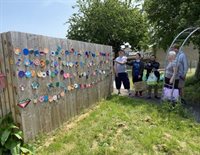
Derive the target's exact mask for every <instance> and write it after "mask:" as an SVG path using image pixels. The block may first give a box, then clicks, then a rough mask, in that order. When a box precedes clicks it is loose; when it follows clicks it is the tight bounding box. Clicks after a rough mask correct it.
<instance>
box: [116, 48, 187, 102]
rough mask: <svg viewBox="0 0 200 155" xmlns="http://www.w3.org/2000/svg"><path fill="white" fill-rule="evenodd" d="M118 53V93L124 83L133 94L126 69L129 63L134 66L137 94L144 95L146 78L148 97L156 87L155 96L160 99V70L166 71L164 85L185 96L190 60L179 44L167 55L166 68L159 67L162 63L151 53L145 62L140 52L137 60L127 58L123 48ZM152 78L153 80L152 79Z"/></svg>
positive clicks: (149, 97) (133, 80) (133, 78)
mask: <svg viewBox="0 0 200 155" xmlns="http://www.w3.org/2000/svg"><path fill="white" fill-rule="evenodd" d="M118 54H119V56H118V57H117V58H116V59H115V60H114V71H115V84H116V88H117V90H118V94H120V93H121V92H120V89H121V84H122V83H123V85H124V88H125V89H127V90H128V94H129V95H132V94H131V92H130V81H129V77H128V74H127V71H126V66H127V65H129V66H131V67H132V82H133V84H134V90H135V94H134V95H135V96H143V91H144V81H143V80H144V79H145V81H146V83H147V90H148V93H147V98H148V99H151V97H152V89H154V97H155V98H156V99H159V98H160V97H159V96H158V82H159V81H160V71H165V77H164V80H165V82H164V87H166V88H169V89H172V88H173V89H177V90H178V92H179V95H180V97H181V98H182V97H183V87H184V82H185V78H186V73H187V70H188V61H187V58H186V55H185V53H184V52H183V51H180V50H179V45H177V44H174V45H173V46H172V48H171V50H170V51H169V53H168V56H167V61H168V62H167V66H166V68H164V69H160V68H159V67H160V64H159V62H157V61H156V56H155V55H151V56H150V60H149V61H148V62H143V61H142V60H141V54H140V53H137V54H136V56H135V60H133V61H128V60H127V57H126V56H125V52H124V51H123V50H120V51H119V52H118ZM144 70H146V75H144V76H143V73H144ZM152 75H153V77H152ZM143 77H145V78H143ZM152 78H153V81H151V80H152ZM150 81H151V82H153V83H151V82H150Z"/></svg>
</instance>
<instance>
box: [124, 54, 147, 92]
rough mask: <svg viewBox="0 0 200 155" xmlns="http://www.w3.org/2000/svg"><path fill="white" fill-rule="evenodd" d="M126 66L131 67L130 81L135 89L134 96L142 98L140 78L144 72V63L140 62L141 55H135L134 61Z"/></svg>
mask: <svg viewBox="0 0 200 155" xmlns="http://www.w3.org/2000/svg"><path fill="white" fill-rule="evenodd" d="M127 65H129V66H132V80H133V84H134V87H135V96H138V95H140V96H142V91H143V88H142V86H141V85H142V83H141V81H142V76H143V71H144V63H143V62H142V61H141V54H140V53H137V54H136V60H134V61H131V62H127Z"/></svg>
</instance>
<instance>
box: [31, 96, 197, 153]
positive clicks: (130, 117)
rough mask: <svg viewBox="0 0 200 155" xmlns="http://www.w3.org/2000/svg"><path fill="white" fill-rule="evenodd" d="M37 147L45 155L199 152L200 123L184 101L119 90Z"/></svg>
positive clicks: (45, 137)
mask: <svg viewBox="0 0 200 155" xmlns="http://www.w3.org/2000/svg"><path fill="white" fill-rule="evenodd" d="M35 146H36V147H37V152H36V154H39V155H40V154H41V155H47V154H48V155H49V154H55V155H93V154H94V155H104V154H107V155H132V154H180V155H183V154H196V155H197V154H200V124H197V123H195V122H194V121H193V119H192V118H190V116H189V115H188V114H187V112H186V111H185V110H184V109H182V108H181V107H180V106H176V107H175V108H172V107H171V106H169V105H168V104H167V103H166V104H163V105H162V106H161V105H156V104H152V103H146V102H145V101H142V100H140V99H131V98H128V97H122V96H116V95H113V96H111V98H109V99H108V100H104V101H102V102H100V103H99V104H98V106H97V107H96V108H94V109H93V110H91V111H90V112H88V113H86V114H83V115H82V116H80V117H79V118H76V119H75V120H73V122H72V123H71V124H65V125H63V126H62V127H61V128H60V129H57V130H56V131H53V132H52V133H51V134H49V135H46V136H43V137H40V138H39V139H38V140H37V141H36V142H35Z"/></svg>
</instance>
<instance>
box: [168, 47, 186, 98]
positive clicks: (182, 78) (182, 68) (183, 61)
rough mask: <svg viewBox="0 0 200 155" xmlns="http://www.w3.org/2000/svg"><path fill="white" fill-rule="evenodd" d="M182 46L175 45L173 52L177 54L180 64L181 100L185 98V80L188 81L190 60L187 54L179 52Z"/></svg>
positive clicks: (179, 86)
mask: <svg viewBox="0 0 200 155" xmlns="http://www.w3.org/2000/svg"><path fill="white" fill-rule="evenodd" d="M179 48H180V46H179V45H178V44H174V45H173V46H172V50H173V51H175V52H176V61H177V63H178V64H179V71H178V76H179V85H178V88H179V95H180V97H181V98H183V88H184V85H185V79H186V74H187V71H188V60H187V57H186V55H185V53H184V52H183V51H182V50H181V51H180V50H179Z"/></svg>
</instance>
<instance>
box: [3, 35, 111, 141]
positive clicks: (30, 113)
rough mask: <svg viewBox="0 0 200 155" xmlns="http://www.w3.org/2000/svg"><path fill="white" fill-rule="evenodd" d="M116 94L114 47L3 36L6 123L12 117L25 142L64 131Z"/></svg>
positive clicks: (61, 40)
mask: <svg viewBox="0 0 200 155" xmlns="http://www.w3.org/2000/svg"><path fill="white" fill-rule="evenodd" d="M111 93H112V47H111V46H105V45H99V44H92V43H85V42H80V41H74V40H67V39H59V38H51V37H46V36H41V35H35V34H27V33H21V32H7V33H1V34H0V117H3V116H4V115H6V114H7V113H9V112H12V116H13V119H14V121H15V122H16V123H17V124H18V125H19V126H20V127H21V128H22V130H23V132H24V140H25V141H28V140H30V139H34V138H35V136H37V135H38V134H39V133H44V132H49V131H52V130H54V129H56V128H58V127H59V126H60V125H61V124H62V123H64V122H66V121H68V120H69V119H70V118H72V117H74V116H75V115H78V114H79V113H80V112H81V111H82V110H83V109H85V108H88V107H89V106H91V105H92V104H95V103H96V102H97V101H99V100H100V99H101V98H106V97H107V96H109V95H110V94H111Z"/></svg>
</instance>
